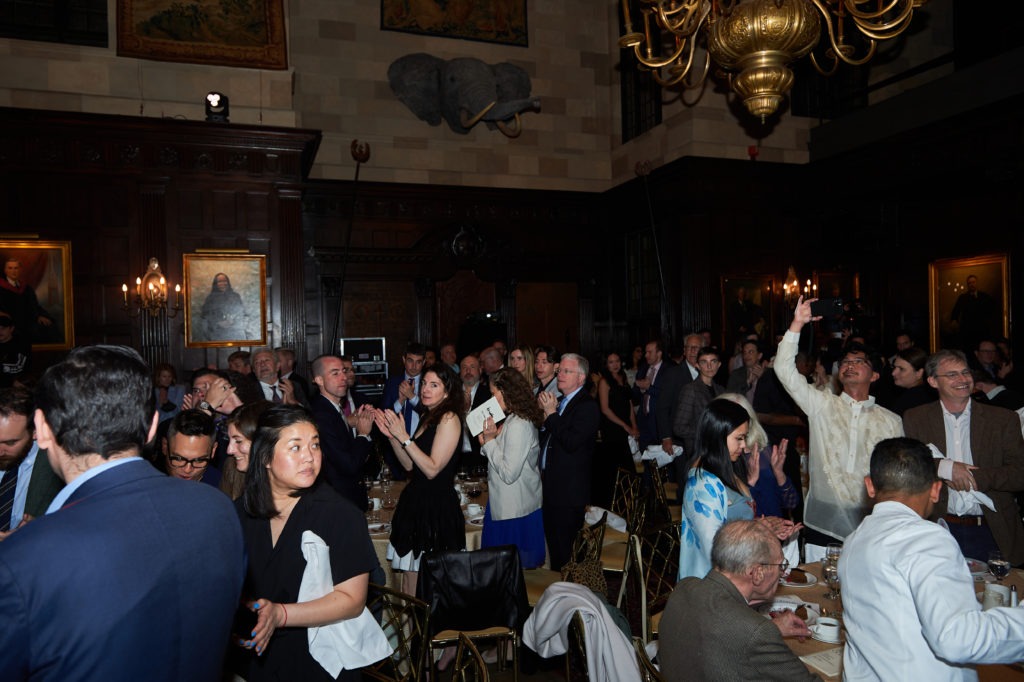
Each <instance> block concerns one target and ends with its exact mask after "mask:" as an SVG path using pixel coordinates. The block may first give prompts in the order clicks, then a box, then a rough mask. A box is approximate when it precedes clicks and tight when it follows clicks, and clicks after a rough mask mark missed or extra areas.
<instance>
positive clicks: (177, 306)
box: [121, 258, 181, 317]
mask: <svg viewBox="0 0 1024 682" xmlns="http://www.w3.org/2000/svg"><path fill="white" fill-rule="evenodd" d="M167 286H168V283H167V280H166V279H165V278H164V273H162V272H160V263H158V262H157V260H156V258H150V259H149V267H148V268H147V269H146V274H145V275H143V276H142V277H136V278H135V296H134V298H133V300H132V305H129V304H128V285H127V284H122V285H121V294H122V295H123V296H124V305H123V306H122V308H123V309H124V311H125V312H126V313H128V316H129V317H138V316H139V315H141V314H142V312H143V311H145V312H147V313H149V315H150V317H156V316H158V315H160V314H161V313H164V314H165V315H167V317H174V316H175V315H177V314H178V311H179V310H181V285H180V284H175V285H174V306H173V307H171V308H168V307H167ZM168 310H170V312H168Z"/></svg>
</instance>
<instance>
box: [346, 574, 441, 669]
mask: <svg viewBox="0 0 1024 682" xmlns="http://www.w3.org/2000/svg"><path fill="white" fill-rule="evenodd" d="M366 608H368V609H369V610H370V612H371V613H372V614H374V616H375V617H376V618H377V619H378V620H379V621H380V626H381V628H382V629H383V630H384V634H386V635H387V637H388V640H389V641H390V642H391V645H392V646H393V647H394V648H395V651H394V653H393V654H392V655H391V656H389V657H387V658H384V659H382V660H380V661H377V662H376V663H374V664H373V665H369V666H366V667H364V668H363V669H362V672H363V677H364V678H369V679H373V680H387V681H388V682H416V681H418V680H420V679H421V678H422V675H423V664H424V661H425V659H426V652H427V628H428V627H429V623H430V607H428V606H427V604H426V603H425V602H422V601H420V600H419V599H417V598H416V597H412V596H409V595H408V594H405V593H403V592H399V591H397V590H393V589H391V588H389V587H384V586H382V585H374V584H373V583H371V584H370V587H369V590H368V593H367V600H366Z"/></svg>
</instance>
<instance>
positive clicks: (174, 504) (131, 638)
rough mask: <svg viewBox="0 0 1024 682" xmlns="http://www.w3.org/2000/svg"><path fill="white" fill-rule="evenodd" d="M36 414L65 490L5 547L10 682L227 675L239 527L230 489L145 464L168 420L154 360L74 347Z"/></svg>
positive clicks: (5, 655)
mask: <svg viewBox="0 0 1024 682" xmlns="http://www.w3.org/2000/svg"><path fill="white" fill-rule="evenodd" d="M37 406H38V409H37V410H36V413H35V426H36V439H37V441H38V442H39V447H40V449H41V450H46V451H47V456H48V458H49V460H50V465H51V466H52V467H53V469H54V471H55V472H57V474H58V475H59V476H60V477H61V478H62V479H63V480H64V481H65V483H66V484H67V485H66V486H65V487H64V489H63V490H62V491H61V492H60V493H59V494H58V495H57V497H56V498H54V500H53V503H52V504H51V505H50V508H49V509H48V510H47V513H46V516H44V517H42V518H39V519H36V520H35V521H33V522H32V523H30V524H28V525H27V526H25V527H24V528H22V529H21V530H19V531H18V532H17V533H14V534H13V535H11V536H10V537H9V538H7V540H5V541H4V542H3V543H0V613H2V614H3V620H4V626H3V627H2V628H0V679H2V680H27V679H32V680H54V681H58V680H59V681H60V682H69V681H73V680H147V682H154V681H158V682H159V681H164V680H166V681H167V682H171V681H177V680H197V681H205V680H210V681H211V682H213V681H215V680H219V679H220V677H221V668H222V659H223V658H224V652H225V651H226V648H227V646H228V637H229V635H230V633H231V622H232V617H233V615H234V613H235V609H236V607H237V606H238V600H239V595H240V594H241V589H242V580H243V578H244V574H245V559H244V550H243V545H242V532H241V528H240V526H239V523H238V517H237V515H236V514H235V512H234V509H233V508H232V506H231V503H230V501H229V500H228V498H227V497H226V496H225V495H224V494H223V493H221V492H220V491H218V490H215V489H214V488H211V487H210V486H205V485H195V484H192V483H188V482H185V481H179V480H176V479H174V478H171V477H168V476H164V475H163V474H161V473H160V472H158V471H156V470H155V469H154V468H153V467H152V466H151V465H150V464H149V463H148V462H147V461H145V460H143V459H142V458H140V457H139V453H140V451H141V449H142V445H143V443H145V442H146V441H148V440H149V439H151V438H152V437H153V435H154V434H155V433H156V427H157V420H158V415H157V413H156V410H155V405H154V400H153V385H152V381H151V379H150V371H149V368H148V367H147V366H146V363H145V362H144V361H143V360H142V358H141V357H140V356H139V354H138V353H136V352H135V351H134V350H131V349H129V348H125V347H120V346H85V347H82V348H78V349H75V350H74V351H72V352H71V353H70V354H69V355H68V357H67V359H65V360H64V361H63V362H61V363H60V364H57V365H54V366H53V367H50V368H49V369H48V370H47V371H46V373H45V374H44V375H43V378H42V379H41V380H40V383H39V387H38V389H37ZM246 634H248V633H246Z"/></svg>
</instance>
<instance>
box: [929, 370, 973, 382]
mask: <svg viewBox="0 0 1024 682" xmlns="http://www.w3.org/2000/svg"><path fill="white" fill-rule="evenodd" d="M973 374H974V373H973V372H972V371H971V370H969V369H965V370H961V371H959V372H946V373H945V374H936V375H935V376H937V377H942V378H943V379H949V380H950V381H955V380H957V379H960V378H963V379H966V378H968V377H970V376H973Z"/></svg>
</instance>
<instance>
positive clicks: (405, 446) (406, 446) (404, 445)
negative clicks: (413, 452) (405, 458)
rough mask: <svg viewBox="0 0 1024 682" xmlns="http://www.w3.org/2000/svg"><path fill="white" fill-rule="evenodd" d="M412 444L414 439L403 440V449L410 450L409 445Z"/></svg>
mask: <svg viewBox="0 0 1024 682" xmlns="http://www.w3.org/2000/svg"><path fill="white" fill-rule="evenodd" d="M411 442H412V438H406V439H405V440H403V441H402V449H403V450H406V449H408V447H409V443H411Z"/></svg>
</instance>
